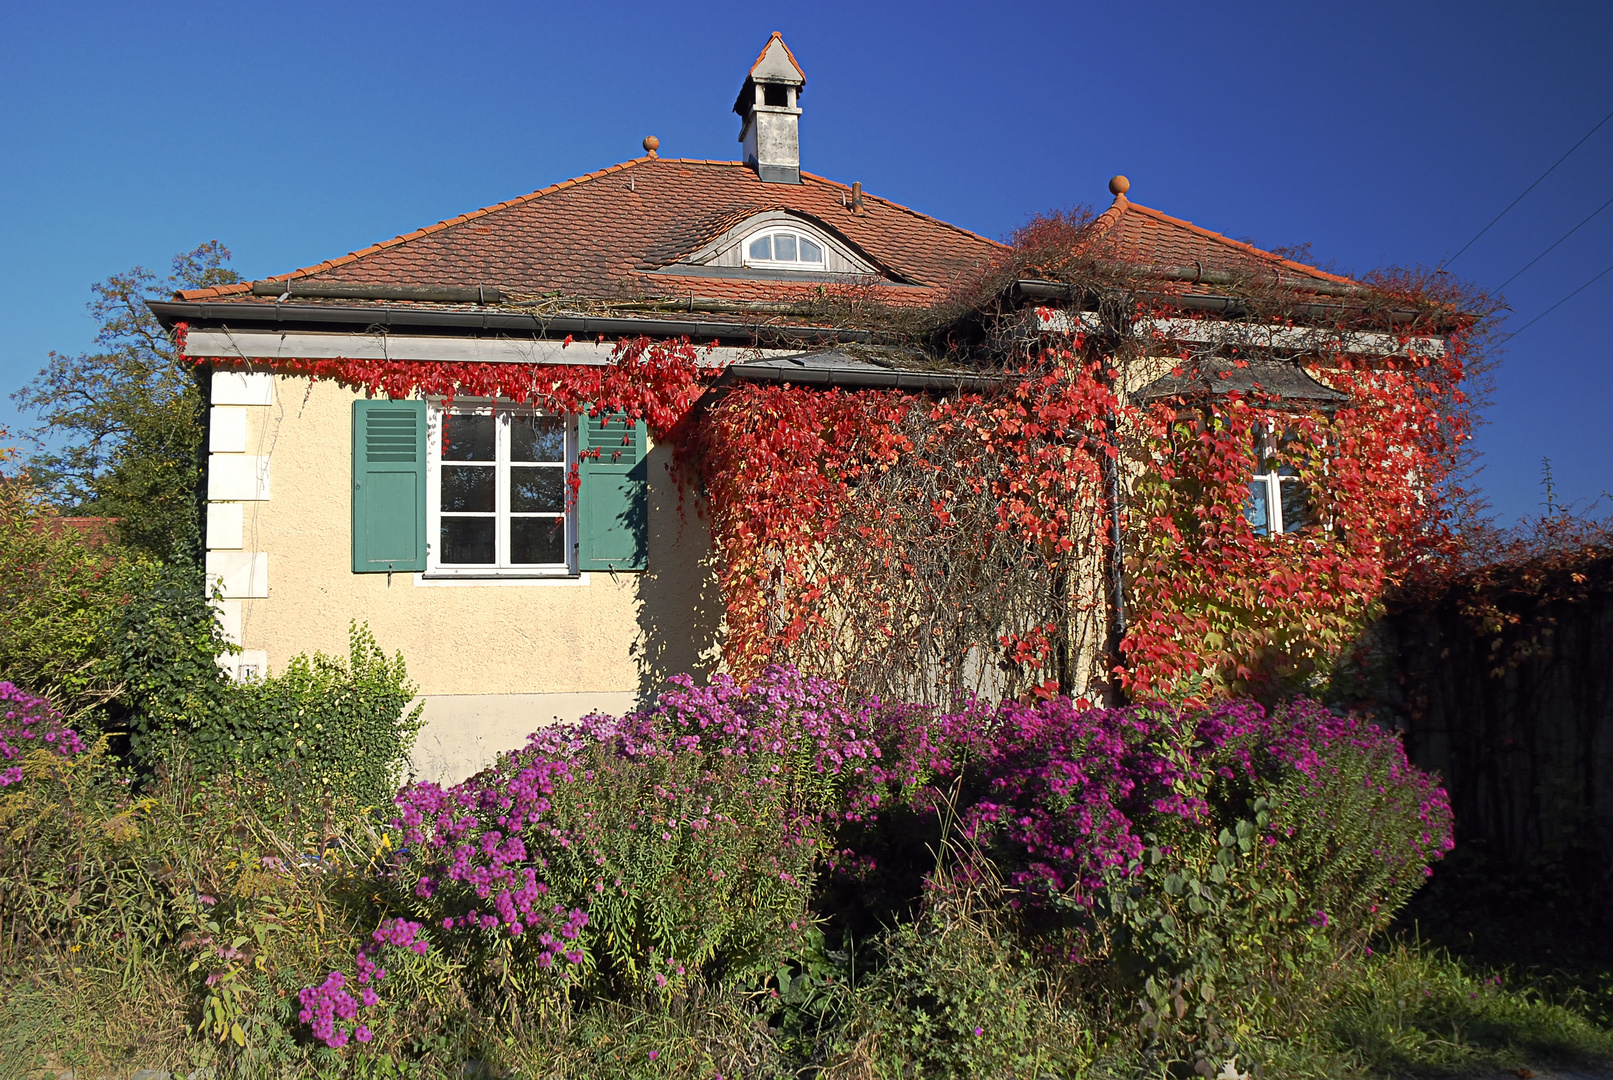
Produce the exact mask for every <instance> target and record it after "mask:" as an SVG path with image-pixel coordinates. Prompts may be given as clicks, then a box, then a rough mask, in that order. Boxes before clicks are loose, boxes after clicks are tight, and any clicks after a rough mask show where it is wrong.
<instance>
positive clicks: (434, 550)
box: [424, 398, 578, 578]
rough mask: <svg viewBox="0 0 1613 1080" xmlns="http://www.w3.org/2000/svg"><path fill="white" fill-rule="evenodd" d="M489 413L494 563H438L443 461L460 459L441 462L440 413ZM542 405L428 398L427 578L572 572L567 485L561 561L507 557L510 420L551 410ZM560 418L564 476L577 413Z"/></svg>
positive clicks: (572, 516)
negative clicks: (493, 423) (491, 419)
mask: <svg viewBox="0 0 1613 1080" xmlns="http://www.w3.org/2000/svg"><path fill="white" fill-rule="evenodd" d="M455 413H458V414H462V415H474V414H482V415H492V416H494V417H496V418H498V420H499V423H498V424H497V425H496V426H495V428H494V432H495V435H494V475H495V479H494V503H493V507H494V509H493V519H494V522H495V524H494V548H495V550H494V554H495V556H496V557H497V558H496V560H495V561H494V562H493V563H479V564H465V563H451V564H448V565H446V566H445V565H443V564H442V563H441V562H440V561H439V555H440V547H441V538H442V467H443V465H445V464H447V465H457V464H465V463H464V462H452V461H450V462H445V461H444V460H443V456H442V429H443V424H442V418H443V416H444V414H449V415H452V414H455ZM552 415H555V414H553V413H545V412H544V411H543V410H541V409H534V408H532V407H530V406H524V405H517V404H515V403H514V402H511V401H494V400H490V399H487V398H455V399H454V401H453V404H452V405H451V406H445V405H444V403H443V401H442V400H441V399H440V398H435V399H430V400H429V401H428V403H427V407H426V571H425V575H424V576H425V577H426V578H575V577H577V576H578V572H577V506H576V500H574V499H572V498H571V497H570V493H569V489H568V493H567V499H566V503H567V505H566V508H565V511H564V514H563V518H564V520H565V523H566V536H565V541H564V544H565V546H564V551H565V553H566V558H565V562H564V563H542V564H531V563H525V564H521V565H514V564H511V563H510V561H509V554H510V553H509V534H510V529H509V522H510V420H511V419H513V418H516V417H527V416H552ZM560 419H562V420H563V421H564V422H565V436H566V449H565V463H564V468H565V475H566V477H567V478H568V479H569V477H570V476H571V473H572V471H573V470H574V469H575V468H576V467H577V418H576V417H575V416H562V417H560Z"/></svg>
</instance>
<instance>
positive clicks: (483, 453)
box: [442, 413, 493, 461]
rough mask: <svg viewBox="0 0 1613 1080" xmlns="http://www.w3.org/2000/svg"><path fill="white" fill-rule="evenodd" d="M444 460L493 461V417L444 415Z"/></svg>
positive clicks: (486, 415)
mask: <svg viewBox="0 0 1613 1080" xmlns="http://www.w3.org/2000/svg"><path fill="white" fill-rule="evenodd" d="M442 459H443V460H444V461H492V460H493V417H492V416H491V415H488V414H482V413H478V414H476V415H473V416H462V415H460V414H459V413H444V414H443V418H442Z"/></svg>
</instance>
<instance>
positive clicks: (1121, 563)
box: [1105, 386, 1126, 705]
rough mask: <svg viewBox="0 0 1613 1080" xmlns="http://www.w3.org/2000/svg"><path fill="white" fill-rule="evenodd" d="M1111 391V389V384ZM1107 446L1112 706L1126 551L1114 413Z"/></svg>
mask: <svg viewBox="0 0 1613 1080" xmlns="http://www.w3.org/2000/svg"><path fill="white" fill-rule="evenodd" d="M1110 389H1111V391H1112V390H1113V389H1114V388H1113V386H1111V387H1110ZM1107 428H1108V431H1107V434H1108V436H1109V445H1110V446H1113V447H1114V448H1115V451H1116V452H1115V456H1114V457H1112V458H1108V459H1107V464H1106V466H1105V468H1106V471H1107V473H1108V475H1107V476H1106V478H1105V479H1106V480H1107V481H1108V488H1109V490H1108V492H1107V497H1108V500H1109V646H1108V649H1107V650H1106V652H1107V655H1108V658H1109V672H1108V676H1109V680H1110V681H1109V697H1110V703H1111V704H1113V705H1124V704H1126V692H1125V691H1124V690H1123V689H1122V688H1121V686H1120V683H1119V681H1118V680H1117V679H1116V678H1115V675H1114V673H1115V671H1116V670H1117V669H1119V668H1120V667H1122V666H1124V663H1125V660H1124V656H1123V655H1122V653H1121V651H1120V643H1121V642H1122V641H1124V640H1125V639H1126V550H1125V534H1124V532H1123V531H1122V529H1121V527H1120V496H1121V492H1122V487H1121V479H1120V473H1121V470H1122V468H1123V467H1124V466H1123V465H1122V463H1121V460H1120V453H1119V449H1120V439H1119V435H1120V425H1119V422H1118V420H1117V418H1116V416H1115V414H1114V413H1113V412H1111V413H1110V414H1109V420H1108V423H1107Z"/></svg>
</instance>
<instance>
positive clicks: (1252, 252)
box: [1093, 195, 1357, 291]
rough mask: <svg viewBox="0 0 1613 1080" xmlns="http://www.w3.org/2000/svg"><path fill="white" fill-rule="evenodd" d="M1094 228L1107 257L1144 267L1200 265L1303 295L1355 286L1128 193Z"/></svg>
mask: <svg viewBox="0 0 1613 1080" xmlns="http://www.w3.org/2000/svg"><path fill="white" fill-rule="evenodd" d="M1093 228H1094V230H1095V232H1096V234H1097V236H1099V237H1100V238H1101V240H1102V242H1103V243H1104V245H1105V248H1106V252H1105V253H1106V254H1108V255H1110V256H1111V257H1113V258H1116V259H1119V260H1121V261H1124V262H1128V263H1135V264H1137V265H1140V266H1149V267H1156V268H1163V267H1185V268H1188V269H1192V268H1194V267H1202V268H1203V269H1204V270H1206V271H1217V272H1223V273H1233V274H1238V275H1248V276H1249V277H1251V278H1254V279H1260V278H1262V277H1264V278H1266V279H1267V280H1271V279H1272V277H1273V275H1278V276H1279V279H1280V280H1281V282H1282V284H1284V285H1287V286H1289V287H1291V288H1296V289H1299V290H1301V291H1303V290H1304V289H1305V288H1306V286H1307V284H1309V283H1318V284H1319V283H1323V282H1326V283H1328V284H1331V285H1355V284H1357V283H1356V282H1354V281H1352V280H1351V279H1350V278H1347V277H1340V276H1338V275H1337V274H1330V273H1328V272H1327V271H1325V270H1318V269H1317V268H1316V267H1314V266H1306V265H1305V264H1304V263H1299V262H1294V261H1293V260H1292V259H1285V258H1283V257H1282V256H1280V255H1274V254H1272V253H1271V252H1269V251H1262V250H1261V249H1259V248H1257V247H1255V246H1254V245H1253V244H1246V243H1244V242H1243V241H1241V240H1234V239H1232V238H1231V237H1228V236H1223V235H1221V234H1220V233H1218V232H1211V231H1210V230H1209V229H1204V228H1200V227H1199V226H1197V225H1195V224H1193V223H1192V222H1191V221H1183V220H1182V219H1181V218H1173V217H1171V216H1170V215H1169V214H1162V213H1160V212H1159V211H1158V210H1154V209H1151V208H1150V207H1147V206H1140V205H1138V204H1137V203H1134V202H1131V201H1130V200H1129V199H1127V198H1126V197H1125V196H1124V195H1120V196H1117V197H1116V198H1115V201H1114V205H1113V206H1111V207H1109V209H1108V210H1106V211H1104V213H1103V214H1102V215H1100V216H1099V218H1098V220H1097V221H1096V222H1094V223H1093Z"/></svg>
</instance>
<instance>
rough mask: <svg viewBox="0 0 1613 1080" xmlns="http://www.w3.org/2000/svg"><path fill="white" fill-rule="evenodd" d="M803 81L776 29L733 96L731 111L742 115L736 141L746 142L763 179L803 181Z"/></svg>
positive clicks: (749, 161) (747, 161) (747, 156)
mask: <svg viewBox="0 0 1613 1080" xmlns="http://www.w3.org/2000/svg"><path fill="white" fill-rule="evenodd" d="M805 87H806V75H805V74H803V73H802V71H801V65H799V64H797V63H796V62H795V56H794V54H792V53H791V52H790V47H789V46H788V45H786V44H784V38H783V36H782V35H781V34H779V33H778V31H776V30H775V31H774V32H773V36H772V37H770V38H768V39H767V45H766V47H765V48H763V49H762V55H761V56H759V57H757V58H756V63H755V64H754V65H753V66H752V67H751V69H750V74H749V75H747V76H746V77H745V85H744V86H742V87H740V90H739V100H737V101H735V102H734V111H735V112H736V113H738V114H739V115H740V117H741V119H742V120H743V126H742V127H741V128H740V130H739V141H740V142H741V143H742V144H743V145H744V147H745V164H747V165H749V166H750V167H751V168H753V169H755V170H756V175H757V176H759V177H761V179H762V181H763V182H764V183H769V184H799V183H800V182H801V130H800V123H801V109H800V107H799V102H800V100H801V91H802V90H803V89H804V88H805Z"/></svg>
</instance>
